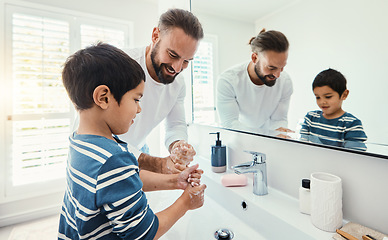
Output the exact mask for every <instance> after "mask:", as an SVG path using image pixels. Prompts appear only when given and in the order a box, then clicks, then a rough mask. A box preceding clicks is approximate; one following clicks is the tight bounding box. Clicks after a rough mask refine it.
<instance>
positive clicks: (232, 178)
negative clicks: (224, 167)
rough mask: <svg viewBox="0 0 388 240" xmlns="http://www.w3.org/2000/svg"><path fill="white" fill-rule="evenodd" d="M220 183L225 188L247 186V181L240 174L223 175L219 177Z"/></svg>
mask: <svg viewBox="0 0 388 240" xmlns="http://www.w3.org/2000/svg"><path fill="white" fill-rule="evenodd" d="M221 183H222V185H224V186H225V187H242V186H245V185H247V183H248V179H247V177H246V176H245V175H242V174H241V175H238V174H235V173H233V174H225V175H223V176H222V177H221Z"/></svg>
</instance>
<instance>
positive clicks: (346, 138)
mask: <svg viewBox="0 0 388 240" xmlns="http://www.w3.org/2000/svg"><path fill="white" fill-rule="evenodd" d="M300 134H301V140H303V141H308V142H314V143H322V144H326V145H331V146H337V147H345V148H351V149H355V150H362V151H365V150H366V145H365V141H366V140H367V136H366V134H365V132H364V128H363V127H362V123H361V121H360V120H359V119H358V118H356V117H355V116H353V115H352V114H350V113H344V114H343V115H342V116H341V117H338V118H334V119H326V118H325V117H323V116H322V111H321V110H316V111H311V112H308V113H307V114H306V116H305V117H304V122H303V124H302V128H301V130H300Z"/></svg>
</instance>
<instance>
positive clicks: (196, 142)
mask: <svg viewBox="0 0 388 240" xmlns="http://www.w3.org/2000/svg"><path fill="white" fill-rule="evenodd" d="M217 131H220V132H221V140H222V142H223V144H225V145H226V146H227V155H228V159H227V163H228V167H230V166H232V165H235V164H239V163H243V162H247V161H251V155H250V154H247V153H244V152H243V151H244V150H251V151H257V152H263V153H265V154H266V155H267V171H268V172H267V173H268V185H269V187H270V188H275V189H278V190H280V191H282V192H284V193H286V194H288V195H290V196H292V197H294V198H298V189H299V186H300V184H301V179H302V178H309V176H310V174H311V173H312V172H328V173H331V174H334V175H337V176H339V177H341V178H342V181H343V185H342V186H343V211H344V218H345V219H346V220H348V221H352V222H356V223H359V224H362V225H365V226H368V227H370V228H373V229H376V230H378V231H381V232H384V233H386V234H388V204H387V203H388V190H387V183H388V174H387V173H388V159H382V158H378V157H370V156H365V155H360V154H354V153H349V152H344V151H338V150H332V149H328V148H322V147H316V146H312V145H305V144H300V143H294V142H292V141H287V140H283V139H273V138H267V137H260V136H255V135H252V134H244V133H238V132H234V131H229V130H224V129H220V128H214V127H210V126H202V125H196V124H193V125H190V126H189V141H190V143H191V144H192V145H193V146H194V148H195V149H196V151H197V154H198V155H200V156H203V157H206V158H208V159H210V149H211V145H213V144H214V143H215V137H214V135H209V133H210V132H217ZM209 164H210V161H209ZM252 194H253V193H252ZM269 194H271V192H269Z"/></svg>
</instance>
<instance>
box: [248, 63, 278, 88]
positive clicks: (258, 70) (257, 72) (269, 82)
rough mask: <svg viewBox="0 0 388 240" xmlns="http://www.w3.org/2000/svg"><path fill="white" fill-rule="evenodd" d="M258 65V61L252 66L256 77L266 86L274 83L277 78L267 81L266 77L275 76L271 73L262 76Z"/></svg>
mask: <svg viewBox="0 0 388 240" xmlns="http://www.w3.org/2000/svg"><path fill="white" fill-rule="evenodd" d="M258 65H259V63H257V64H255V67H254V69H255V73H256V75H257V77H258V78H259V79H260V80H261V81H262V82H263V83H264V84H265V85H266V86H268V87H272V86H273V85H275V83H276V79H277V78H275V79H274V80H271V81H268V80H267V77H275V76H274V75H272V74H271V75H265V76H263V74H261V72H260V69H259V68H258Z"/></svg>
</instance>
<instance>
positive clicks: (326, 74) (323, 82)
mask: <svg viewBox="0 0 388 240" xmlns="http://www.w3.org/2000/svg"><path fill="white" fill-rule="evenodd" d="M323 86H329V87H330V88H331V89H333V90H334V91H336V92H337V93H338V94H339V95H340V97H341V95H342V93H344V92H345V90H346V78H345V77H344V75H342V73H340V72H338V71H337V70H334V69H331V68H329V69H326V70H323V71H322V72H320V73H318V75H317V76H316V77H315V79H314V81H313V90H314V88H316V87H323Z"/></svg>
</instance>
